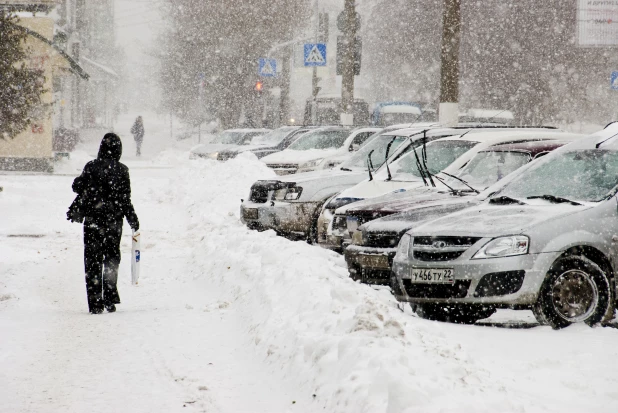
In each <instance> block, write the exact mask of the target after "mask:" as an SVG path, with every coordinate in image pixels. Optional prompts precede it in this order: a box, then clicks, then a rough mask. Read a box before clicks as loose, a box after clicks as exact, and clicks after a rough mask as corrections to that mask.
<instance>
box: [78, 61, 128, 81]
mask: <svg viewBox="0 0 618 413" xmlns="http://www.w3.org/2000/svg"><path fill="white" fill-rule="evenodd" d="M80 61H81V62H83V63H85V64H86V66H90V67H91V68H93V69H94V70H95V71H97V72H99V73H101V74H103V75H105V76H108V77H112V78H114V79H118V78H119V77H120V76H118V74H117V73H116V72H115V71H114V69H112V68H109V67H107V66H105V65H103V64H101V63H98V62H95V61H94V60H91V59H88V58H87V57H83V56H82V58H81V59H80Z"/></svg>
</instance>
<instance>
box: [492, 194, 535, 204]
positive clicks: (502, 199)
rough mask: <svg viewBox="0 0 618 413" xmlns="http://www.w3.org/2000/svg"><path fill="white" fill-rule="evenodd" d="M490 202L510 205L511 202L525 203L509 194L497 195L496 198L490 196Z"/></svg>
mask: <svg viewBox="0 0 618 413" xmlns="http://www.w3.org/2000/svg"><path fill="white" fill-rule="evenodd" d="M489 203H490V204H494V205H512V204H517V205H526V203H525V202H521V201H520V200H519V199H515V198H511V197H510V196H504V195H503V196H499V197H497V198H491V199H490V200H489Z"/></svg>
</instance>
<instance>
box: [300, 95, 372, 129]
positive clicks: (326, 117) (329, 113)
mask: <svg viewBox="0 0 618 413" xmlns="http://www.w3.org/2000/svg"><path fill="white" fill-rule="evenodd" d="M316 104H317V113H316V119H317V122H315V123H314V122H313V121H312V115H311V108H312V106H313V98H309V99H307V102H306V103H305V119H304V124H305V125H314V124H315V125H317V126H328V125H339V124H340V121H341V119H340V116H341V114H342V113H344V112H345V111H344V110H343V107H342V106H341V95H331V94H325V95H319V96H318V97H317V99H316ZM352 114H353V115H354V125H355V126H364V125H369V104H368V103H367V102H366V101H365V100H364V99H361V98H355V99H354V103H353V105H352Z"/></svg>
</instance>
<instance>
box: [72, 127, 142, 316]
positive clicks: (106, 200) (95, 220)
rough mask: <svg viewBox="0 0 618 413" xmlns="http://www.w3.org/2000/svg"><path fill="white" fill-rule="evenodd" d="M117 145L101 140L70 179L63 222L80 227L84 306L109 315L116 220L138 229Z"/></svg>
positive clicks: (114, 298) (114, 297)
mask: <svg viewBox="0 0 618 413" xmlns="http://www.w3.org/2000/svg"><path fill="white" fill-rule="evenodd" d="M121 155H122V142H121V141H120V138H119V137H118V135H116V134H114V133H108V134H106V135H105V136H104V137H103V140H102V141H101V146H100V148H99V155H98V156H97V159H95V160H93V161H90V162H88V163H87V164H86V166H85V167H84V171H83V172H82V174H81V175H80V176H78V177H77V178H75V180H74V181H73V192H75V193H77V197H76V198H75V201H73V204H72V205H71V206H70V207H69V211H68V212H67V219H68V220H70V221H72V222H80V223H81V222H83V223H84V266H85V269H86V293H87V295H88V308H89V310H90V312H91V313H92V314H100V313H102V312H103V309H104V308H105V309H107V311H109V312H110V313H112V312H114V311H116V306H115V304H120V296H119V294H118V288H117V281H118V266H119V265H120V238H121V236H122V221H123V219H124V218H125V217H126V218H127V221H128V222H129V225H130V226H131V228H132V229H133V230H135V231H137V230H138V229H139V220H138V219H137V215H136V214H135V210H134V208H133V204H132V203H131V181H130V178H129V168H127V167H126V166H125V165H124V164H122V163H120V156H121Z"/></svg>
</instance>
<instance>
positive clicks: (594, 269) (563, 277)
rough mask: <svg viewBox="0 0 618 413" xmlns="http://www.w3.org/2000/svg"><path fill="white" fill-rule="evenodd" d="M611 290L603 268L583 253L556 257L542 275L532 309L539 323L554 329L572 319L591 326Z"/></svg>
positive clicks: (601, 313) (607, 306) (601, 314)
mask: <svg viewBox="0 0 618 413" xmlns="http://www.w3.org/2000/svg"><path fill="white" fill-rule="evenodd" d="M611 302H613V294H612V291H611V288H610V282H609V280H608V278H607V275H606V274H605V273H604V272H603V270H602V269H601V268H600V267H599V266H598V265H597V264H595V263H594V262H593V261H591V260H589V259H588V258H586V257H584V256H566V257H562V258H559V259H558V260H557V261H556V262H555V263H554V265H552V267H551V269H550V270H549V272H548V273H547V275H546V276H545V281H544V282H543V286H542V287H541V291H540V293H539V298H538V300H537V302H536V304H535V305H534V306H533V309H532V311H533V313H534V315H535V317H536V319H537V321H538V322H539V323H541V324H549V325H551V326H552V327H553V328H554V329H560V328H564V327H567V326H569V325H571V324H573V323H582V322H583V323H586V324H588V325H590V326H592V325H594V324H597V323H599V322H601V321H602V320H603V318H604V317H605V316H606V314H607V313H608V312H609V311H613V307H612V306H611V305H610V303H611Z"/></svg>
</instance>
